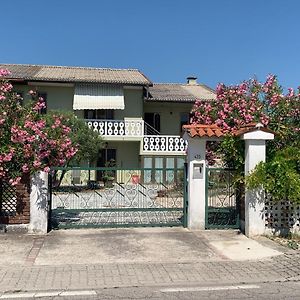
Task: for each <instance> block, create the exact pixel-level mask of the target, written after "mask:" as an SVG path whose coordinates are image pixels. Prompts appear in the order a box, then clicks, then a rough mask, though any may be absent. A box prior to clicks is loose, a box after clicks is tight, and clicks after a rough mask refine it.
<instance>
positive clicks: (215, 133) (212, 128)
mask: <svg viewBox="0 0 300 300" xmlns="http://www.w3.org/2000/svg"><path fill="white" fill-rule="evenodd" d="M183 129H185V130H186V132H187V134H188V135H189V136H190V137H192V138H194V137H218V138H219V137H222V136H224V135H225V132H224V131H223V130H222V129H221V128H220V127H218V126H217V125H216V124H212V125H202V124H197V125H183Z"/></svg>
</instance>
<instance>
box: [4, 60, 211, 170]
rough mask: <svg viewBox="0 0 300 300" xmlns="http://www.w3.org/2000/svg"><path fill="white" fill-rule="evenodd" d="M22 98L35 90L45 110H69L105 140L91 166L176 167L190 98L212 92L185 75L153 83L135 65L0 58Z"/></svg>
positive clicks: (182, 158) (207, 96) (182, 155)
mask: <svg viewBox="0 0 300 300" xmlns="http://www.w3.org/2000/svg"><path fill="white" fill-rule="evenodd" d="M0 68H6V69H8V70H9V71H10V72H11V75H10V77H9V79H10V80H11V81H12V82H13V84H14V89H15V91H16V92H17V93H19V94H20V96H21V97H22V98H23V101H24V103H26V102H27V101H29V100H30V99H31V97H30V95H28V92H29V90H36V91H38V93H39V95H40V96H42V97H43V98H44V100H45V101H46V105H47V110H48V111H49V110H61V111H73V112H74V113H75V114H76V115H77V116H78V117H79V118H82V119H84V120H85V121H86V123H87V125H88V126H89V127H90V128H92V129H93V130H95V131H97V132H99V134H100V135H101V136H102V137H103V138H104V140H105V148H104V149H103V150H102V151H101V152H100V153H99V157H98V160H97V161H96V162H94V166H96V167H104V166H105V165H106V164H107V162H108V161H110V160H111V159H113V160H115V162H116V167H118V168H124V169H126V168H163V167H167V168H181V167H182V166H183V164H184V162H185V155H186V151H185V150H186V142H185V141H184V140H183V139H182V138H181V134H182V125H183V124H187V123H188V122H189V117H190V116H189V114H190V111H191V109H192V106H193V103H194V102H195V100H196V99H207V100H211V99H214V98H215V93H214V91H213V90H212V89H210V88H209V87H207V86H205V85H203V84H198V83H197V81H196V78H194V77H189V78H188V80H187V83H185V84H164V83H163V84H161V83H158V84H156V83H153V82H152V81H151V80H150V79H149V78H147V77H146V76H145V75H144V74H143V73H141V72H140V71H139V70H136V69H104V68H86V67H61V66H42V65H16V64H0Z"/></svg>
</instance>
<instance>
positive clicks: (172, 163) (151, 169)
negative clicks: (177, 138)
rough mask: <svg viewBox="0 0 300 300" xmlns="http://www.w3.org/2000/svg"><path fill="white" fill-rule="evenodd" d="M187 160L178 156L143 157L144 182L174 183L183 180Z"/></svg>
mask: <svg viewBox="0 0 300 300" xmlns="http://www.w3.org/2000/svg"><path fill="white" fill-rule="evenodd" d="M184 163H185V158H184V157H178V156H177V157H176V156H164V157H162V156H148V157H147V156H146V157H143V168H145V169H147V170H144V174H143V177H144V182H145V183H150V182H156V183H166V184H169V183H172V182H178V181H180V180H182V176H183V175H182V174H183V172H184V171H183V168H184Z"/></svg>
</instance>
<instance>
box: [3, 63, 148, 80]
mask: <svg viewBox="0 0 300 300" xmlns="http://www.w3.org/2000/svg"><path fill="white" fill-rule="evenodd" d="M0 68H3V69H8V70H9V71H10V72H11V75H10V76H9V77H8V78H9V79H11V80H13V79H20V80H28V81H50V82H70V83H76V82H82V83H114V84H125V85H152V82H151V81H150V80H149V79H148V78H147V77H146V76H145V75H144V74H143V73H141V72H140V71H139V70H137V69H106V68H89V67H64V66H45V65H21V64H0Z"/></svg>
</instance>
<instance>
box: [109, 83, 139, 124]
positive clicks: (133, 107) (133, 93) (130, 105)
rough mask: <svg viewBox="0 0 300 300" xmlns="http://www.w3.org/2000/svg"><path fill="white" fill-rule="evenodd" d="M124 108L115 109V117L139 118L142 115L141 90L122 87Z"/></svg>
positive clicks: (120, 118)
mask: <svg viewBox="0 0 300 300" xmlns="http://www.w3.org/2000/svg"><path fill="white" fill-rule="evenodd" d="M124 100H125V109H124V110H121V109H117V110H115V119H116V120H123V119H124V117H132V118H140V117H143V103H144V100H143V90H142V89H126V88H125V89H124Z"/></svg>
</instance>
